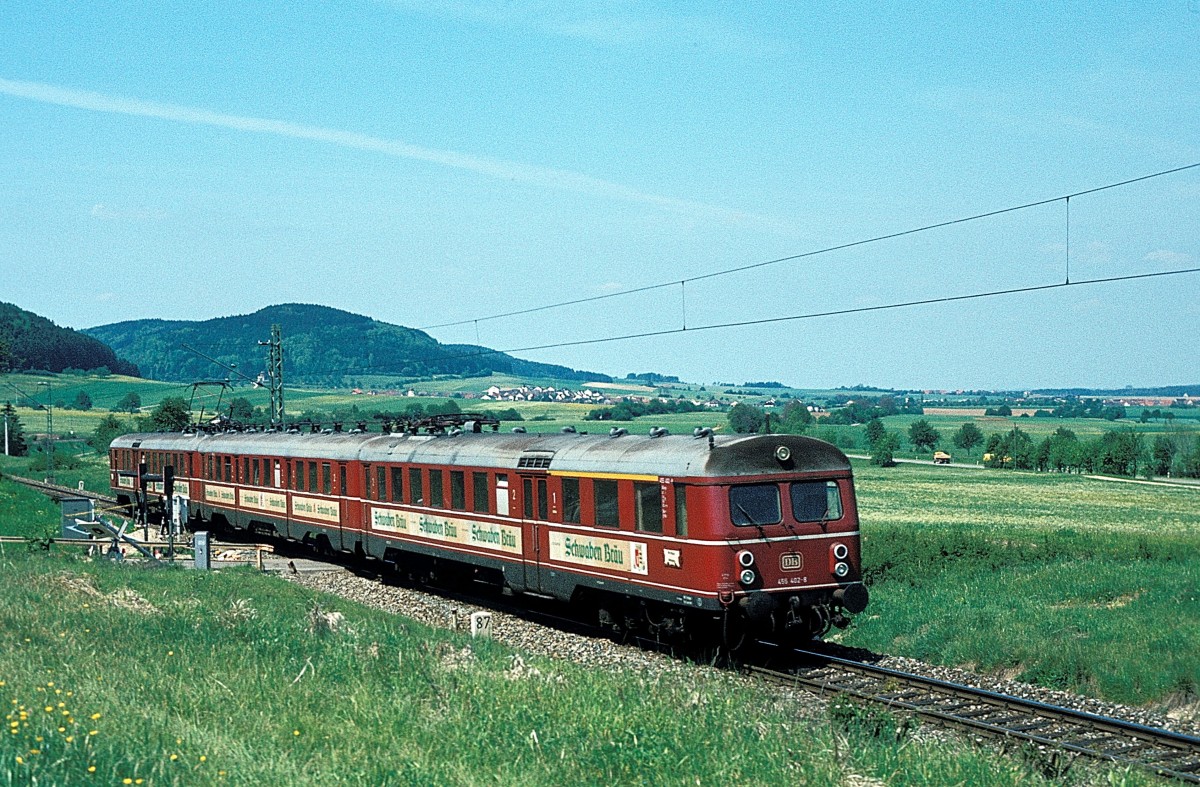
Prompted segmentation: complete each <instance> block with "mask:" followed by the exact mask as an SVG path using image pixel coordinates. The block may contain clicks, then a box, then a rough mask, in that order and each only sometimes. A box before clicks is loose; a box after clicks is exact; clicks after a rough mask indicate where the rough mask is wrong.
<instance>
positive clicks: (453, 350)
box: [87, 303, 610, 387]
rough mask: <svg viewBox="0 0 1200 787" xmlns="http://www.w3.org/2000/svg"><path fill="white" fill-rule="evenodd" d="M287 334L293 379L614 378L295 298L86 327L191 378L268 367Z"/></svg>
mask: <svg viewBox="0 0 1200 787" xmlns="http://www.w3.org/2000/svg"><path fill="white" fill-rule="evenodd" d="M273 324H277V325H279V326H280V328H281V331H282V335H283V356H284V358H283V367H284V378H285V380H287V381H288V382H289V383H303V384H308V385H329V386H335V387H340V386H344V385H346V384H347V383H348V382H350V381H353V380H356V379H363V378H380V377H393V378H413V379H416V378H428V377H431V376H433V375H458V376H464V377H473V376H485V375H488V374H491V373H493V372H495V373H501V374H513V375H518V376H522V377H553V378H557V379H565V380H581V381H583V380H597V381H608V380H609V379H610V378H609V377H608V376H607V375H602V374H596V373H594V372H582V371H577V370H575V369H569V368H567V367H565V366H554V365H551V364H542V363H534V362H532V361H525V360H522V359H520V358H514V357H512V356H510V355H505V354H503V353H496V352H493V351H492V350H490V349H488V348H485V347H478V346H475V345H463V344H441V343H439V342H438V341H437V340H435V339H434V338H433V337H431V336H429V335H428V334H426V333H424V332H423V331H419V330H416V329H414V328H405V327H403V326H400V325H392V324H390V323H385V322H380V321H378V320H374V319H371V318H370V317H364V316H362V315H359V314H352V313H350V312H345V311H342V310H340V309H333V308H330V307H327V306H314V305H310V304H298V303H289V304H283V305H279V306H269V307H267V308H265V309H260V310H259V311H257V312H254V313H253V314H246V315H239V316H234V317H218V318H215V319H212V320H204V321H202V322H194V321H184V320H131V321H127V322H119V323H113V324H111V325H101V326H98V327H95V328H89V329H88V330H87V333H88V334H90V335H91V336H94V337H96V338H97V339H100V340H101V341H104V342H106V343H108V344H109V345H110V346H112V347H113V348H114V349H115V350H116V351H117V352H118V353H120V354H121V355H122V356H123V357H126V358H130V359H132V360H133V361H134V362H135V363H137V364H138V366H139V367H140V368H141V370H142V372H143V373H144V374H145V375H146V376H148V377H151V378H153V379H156V380H168V381H180V382H191V381H195V380H205V379H214V378H217V379H219V378H222V377H225V376H227V375H228V374H229V372H228V371H227V370H225V369H223V368H222V367H220V366H218V365H217V364H214V363H213V362H212V361H209V360H207V359H205V358H203V357H202V356H200V355H199V354H197V353H196V352H193V351H191V350H188V349H186V348H185V347H183V345H184V344H187V345H189V346H190V347H193V348H195V350H197V351H199V352H200V353H203V354H204V355H207V356H210V357H212V358H215V359H216V360H218V361H220V362H221V363H223V364H236V366H237V369H238V371H240V372H241V373H242V374H245V375H247V376H249V377H251V378H254V377H256V376H257V375H258V373H259V372H260V371H263V370H264V369H265V368H266V348H264V347H260V346H258V342H260V341H267V340H268V339H270V336H271V326H272V325H273Z"/></svg>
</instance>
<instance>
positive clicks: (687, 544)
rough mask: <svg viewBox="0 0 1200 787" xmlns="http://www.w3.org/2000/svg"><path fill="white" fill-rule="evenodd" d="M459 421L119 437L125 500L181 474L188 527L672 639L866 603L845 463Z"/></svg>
mask: <svg viewBox="0 0 1200 787" xmlns="http://www.w3.org/2000/svg"><path fill="white" fill-rule="evenodd" d="M464 426H466V428H465V429H458V428H456V429H450V430H448V431H447V430H437V431H436V432H435V433H432V434H430V433H426V434H419V433H412V432H409V431H405V432H403V433H384V434H378V433H365V432H362V433H346V432H332V433H331V432H329V431H328V430H326V431H325V432H322V433H309V434H300V433H282V432H259V433H252V432H242V433H237V432H226V433H216V434H132V435H125V436H123V437H119V438H117V439H116V440H115V441H114V442H113V444H112V449H111V450H112V468H113V469H112V486H113V489H114V490H115V492H116V494H117V496H118V498H119V499H121V500H122V501H130V500H131V499H132V497H131V495H130V492H131V490H133V489H136V488H137V487H138V478H137V473H138V472H139V467H141V466H142V465H144V466H145V468H146V470H147V471H148V472H155V471H157V472H160V473H161V472H162V471H163V470H164V469H165V468H166V467H167V465H168V464H170V465H171V466H172V469H173V470H174V476H175V478H176V485H175V488H176V491H177V493H179V494H180V495H183V496H186V498H187V510H188V516H189V519H190V524H191V526H192V527H193V528H198V529H218V530H219V529H232V530H239V531H246V532H248V533H253V534H258V535H264V536H275V537H279V538H283V539H288V540H292V541H297V542H304V543H307V544H311V545H313V546H314V547H316V548H318V549H319V550H322V551H326V552H344V553H351V554H357V555H359V556H362V557H364V558H373V559H376V560H379V561H383V562H384V563H386V564H388V565H389V566H391V567H394V568H395V569H396V570H397V571H400V572H403V573H406V574H410V575H414V576H418V577H422V578H431V577H432V578H434V579H437V580H440V581H442V582H445V583H447V584H452V585H453V584H459V583H473V582H486V583H490V584H492V585H495V586H497V587H500V588H506V589H508V590H509V591H511V592H512V593H514V594H531V595H538V596H549V597H553V598H556V599H560V600H562V601H564V602H567V603H570V604H573V605H579V606H581V607H585V608H588V609H591V610H593V611H594V613H595V614H596V616H597V617H598V619H599V620H600V621H601V622H603V623H606V624H608V625H610V626H612V627H613V628H616V629H623V630H647V631H649V632H651V633H653V634H655V635H659V636H663V637H668V636H669V637H697V638H698V637H702V636H703V637H707V636H709V634H710V633H711V631H712V630H713V629H714V628H716V629H717V630H719V631H720V632H722V634H721V635H722V636H724V637H725V638H726V640H730V639H737V638H741V637H744V636H746V635H748V634H758V635H763V634H767V635H774V636H778V637H781V638H792V639H808V638H810V637H812V636H819V635H821V634H823V633H824V632H825V631H826V630H827V629H828V627H829V626H830V624H835V625H844V624H845V622H846V621H847V618H846V613H851V614H852V613H856V612H860V611H862V609H864V608H865V606H866V604H867V591H866V589H865V587H864V586H863V584H862V580H861V564H860V550H859V525H858V515H857V507H856V503H855V496H854V485H853V477H852V473H851V468H850V463H849V461H848V460H847V458H846V456H845V454H843V453H842V452H841V451H839V450H838V449H837V448H835V447H834V446H832V445H830V444H828V443H825V442H822V441H819V440H814V439H811V438H807V437H801V436H795V435H746V436H740V435H739V436H723V435H714V434H713V433H712V432H711V430H698V433H697V434H696V435H693V436H685V435H669V434H666V433H665V430H654V431H653V432H652V434H651V435H632V434H628V433H625V431H624V430H614V432H613V434H611V435H589V434H583V433H579V434H576V433H569V434H524V433H498V432H487V431H482V430H479V424H478V423H475V424H472V423H470V422H466V423H465V424H464ZM472 426H474V428H472Z"/></svg>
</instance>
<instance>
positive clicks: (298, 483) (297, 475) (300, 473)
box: [292, 459, 304, 492]
mask: <svg viewBox="0 0 1200 787" xmlns="http://www.w3.org/2000/svg"><path fill="white" fill-rule="evenodd" d="M292 489H294V490H296V491H297V492H300V491H302V490H303V489H304V462H301V461H300V460H299V459H297V460H296V466H295V467H293V468H292Z"/></svg>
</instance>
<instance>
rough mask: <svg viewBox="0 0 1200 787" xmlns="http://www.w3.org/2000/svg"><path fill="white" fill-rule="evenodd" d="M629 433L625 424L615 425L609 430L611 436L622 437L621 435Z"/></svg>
mask: <svg viewBox="0 0 1200 787" xmlns="http://www.w3.org/2000/svg"><path fill="white" fill-rule="evenodd" d="M626 434H629V430H628V429H626V428H625V427H623V426H614V427H613V428H612V429H609V430H608V436H609V437H620V436H621V435H626Z"/></svg>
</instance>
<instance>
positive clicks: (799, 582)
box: [709, 471, 867, 636]
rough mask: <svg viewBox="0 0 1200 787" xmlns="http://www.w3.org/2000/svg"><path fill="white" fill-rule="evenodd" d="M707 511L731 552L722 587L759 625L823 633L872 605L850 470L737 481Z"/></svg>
mask: <svg viewBox="0 0 1200 787" xmlns="http://www.w3.org/2000/svg"><path fill="white" fill-rule="evenodd" d="M714 489H715V490H716V491H717V494H716V497H715V499H713V498H710V500H709V503H710V506H711V508H710V511H711V512H712V513H713V514H714V516H715V521H714V522H713V524H714V526H715V527H716V529H717V531H718V532H719V533H720V534H721V535H723V537H724V538H725V539H726V541H727V543H728V545H729V549H728V550H727V553H726V556H725V565H724V566H723V567H722V568H721V571H720V577H719V580H718V587H719V588H720V590H721V593H722V597H723V600H724V602H725V603H728V604H733V605H736V606H737V607H738V608H739V609H740V610H741V611H742V613H743V614H744V616H745V618H746V620H747V621H748V622H749V623H750V624H751V625H752V626H754V627H755V628H765V629H768V630H770V631H774V632H776V633H784V634H792V633H794V634H798V635H801V636H804V635H807V634H816V635H820V634H822V633H824V632H825V631H826V630H827V629H828V628H829V626H830V625H831V624H833V625H839V626H844V625H846V623H848V619H847V618H846V617H845V614H843V613H852V614H853V613H857V612H861V611H862V610H863V609H864V608H865V607H866V605H867V590H866V588H865V586H864V585H863V584H862V564H861V554H860V548H859V524H858V513H857V504H856V500H855V497H854V485H853V482H852V479H851V476H850V473H849V472H848V471H845V472H838V473H836V474H833V473H817V474H812V475H809V476H795V475H788V476H777V477H771V476H765V477H745V478H739V479H737V480H736V481H734V482H732V483H726V484H722V485H721V486H719V487H715V488H714Z"/></svg>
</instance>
